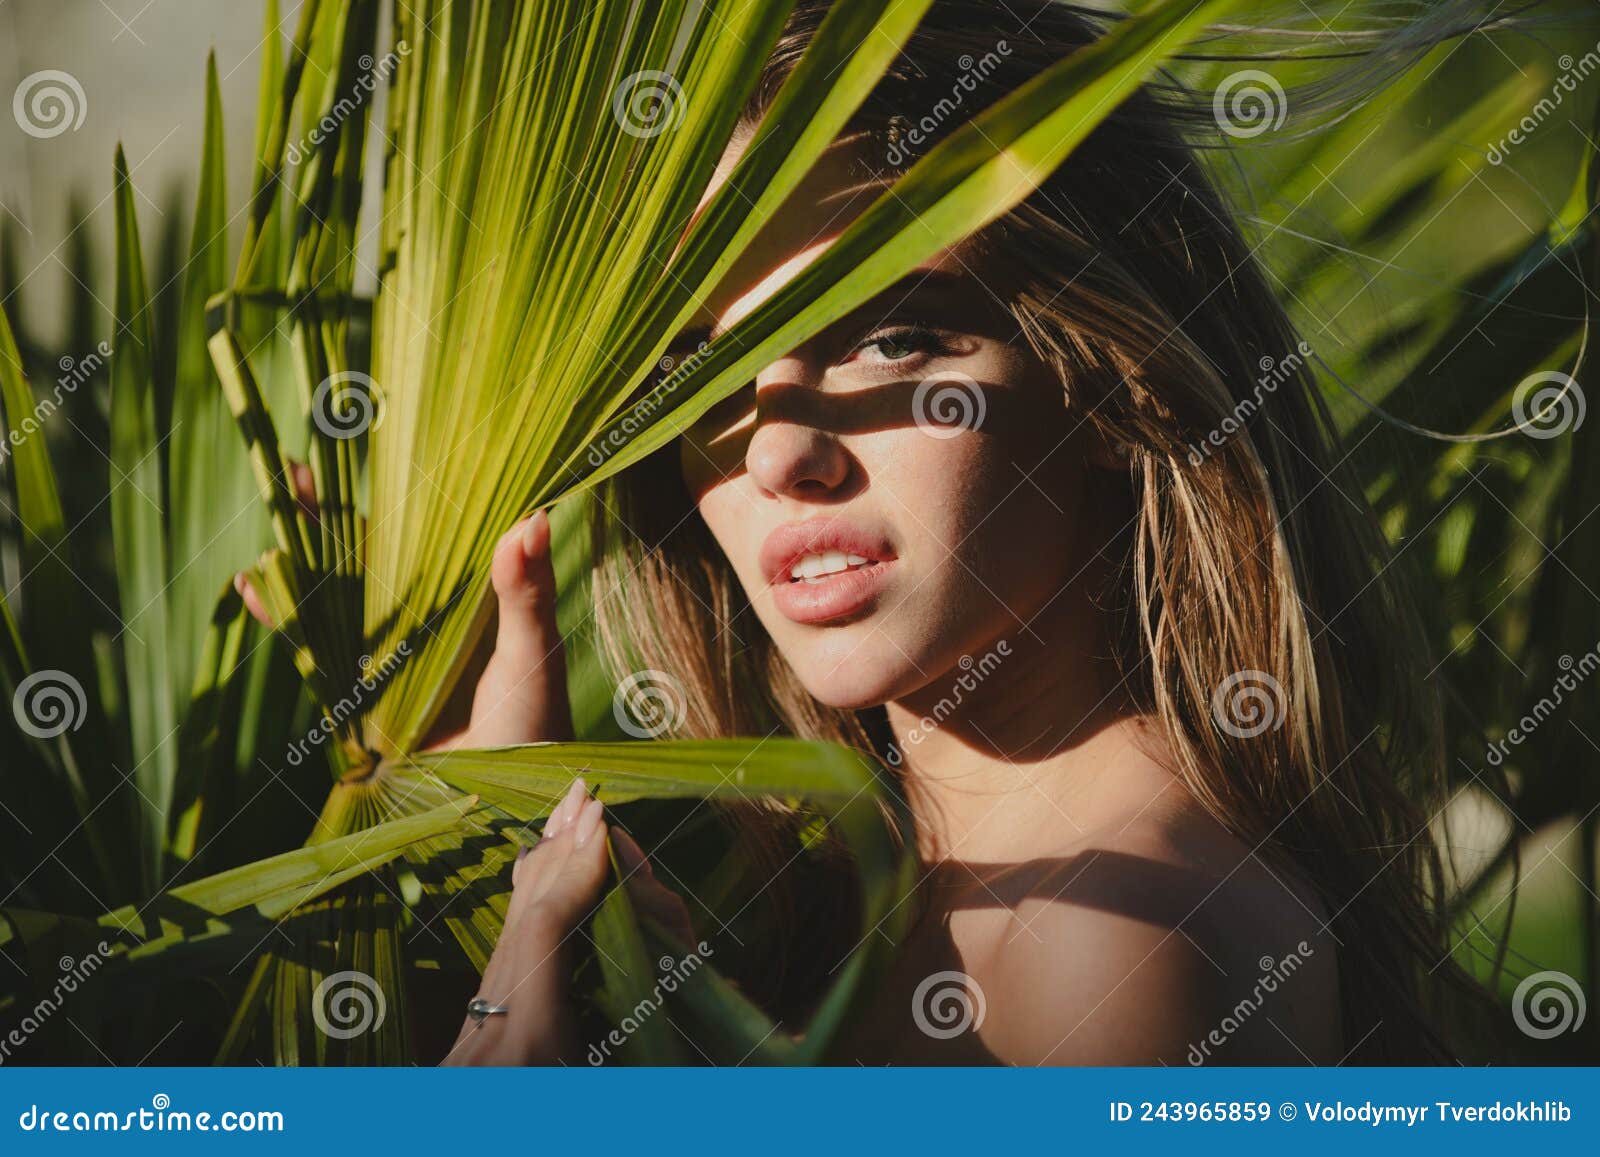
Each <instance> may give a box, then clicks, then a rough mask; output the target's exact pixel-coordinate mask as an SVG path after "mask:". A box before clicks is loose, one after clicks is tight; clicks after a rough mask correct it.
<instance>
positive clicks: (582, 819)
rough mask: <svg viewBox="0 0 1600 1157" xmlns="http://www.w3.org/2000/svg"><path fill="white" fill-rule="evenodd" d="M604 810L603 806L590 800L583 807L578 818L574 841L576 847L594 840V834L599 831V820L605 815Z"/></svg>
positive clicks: (597, 801) (594, 800) (595, 800)
mask: <svg viewBox="0 0 1600 1157" xmlns="http://www.w3.org/2000/svg"><path fill="white" fill-rule="evenodd" d="M605 810H606V808H605V805H604V804H603V803H601V802H600V801H599V800H597V799H592V800H590V801H589V802H588V803H586V804H584V805H583V813H582V814H581V815H580V816H579V817H578V826H577V829H576V838H575V840H574V842H575V843H576V845H577V846H578V847H580V848H581V847H583V846H584V845H585V844H587V843H588V842H589V841H590V840H592V839H593V838H594V834H595V832H597V831H599V830H600V818H601V816H603V815H604V814H605Z"/></svg>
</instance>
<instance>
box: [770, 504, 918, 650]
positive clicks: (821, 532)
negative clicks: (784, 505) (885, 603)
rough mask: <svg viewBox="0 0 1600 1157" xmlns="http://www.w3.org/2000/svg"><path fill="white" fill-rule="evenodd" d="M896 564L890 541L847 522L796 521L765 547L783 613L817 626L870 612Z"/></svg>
mask: <svg viewBox="0 0 1600 1157" xmlns="http://www.w3.org/2000/svg"><path fill="white" fill-rule="evenodd" d="M896 561H897V558H896V555H895V552H894V549H893V548H892V547H891V546H890V545H889V542H888V539H887V537H886V536H884V535H883V534H881V533H878V532H874V531H870V530H868V529H866V528H864V527H861V526H858V525H856V524H855V523H853V522H850V521H848V520H846V519H843V518H814V519H808V520H807V521H805V522H791V523H789V524H787V525H785V526H780V527H779V528H778V529H777V530H775V531H773V532H772V533H771V534H770V535H768V536H767V540H766V542H765V543H763V544H762V547H761V568H762V571H763V573H764V574H765V575H766V577H767V582H768V584H769V586H770V588H771V590H772V598H773V603H774V605H775V606H776V607H777V609H778V611H779V613H780V614H782V615H784V616H785V617H787V618H789V619H792V620H793V621H795V622H797V623H806V624H813V625H817V624H823V623H840V622H844V621H853V620H855V619H859V618H861V617H862V616H863V615H864V614H867V613H870V612H871V611H872V610H873V609H874V607H875V606H876V604H877V601H878V595H879V594H880V593H881V591H882V589H883V586H884V584H885V582H886V581H887V579H888V574H889V571H890V569H891V568H892V567H893V566H894V564H895V562H896Z"/></svg>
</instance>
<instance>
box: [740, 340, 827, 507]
mask: <svg viewBox="0 0 1600 1157" xmlns="http://www.w3.org/2000/svg"><path fill="white" fill-rule="evenodd" d="M807 360H808V359H805V358H800V357H788V358H783V359H781V360H779V361H776V362H774V363H773V364H772V365H770V366H768V367H767V368H766V369H765V370H763V371H762V372H761V373H760V374H759V375H758V376H757V378H756V428H755V431H754V432H753V433H752V434H751V435H750V443H749V445H748V446H747V447H746V449H745V469H746V470H748V471H749V473H750V477H751V479H752V480H754V482H755V483H756V485H758V486H760V487H761V489H762V490H763V491H765V492H766V493H768V494H771V495H778V496H782V497H791V498H809V499H811V500H813V501H814V500H817V499H820V498H826V497H828V496H829V495H831V494H832V493H834V492H835V491H837V490H838V489H839V488H841V487H842V486H843V485H844V484H845V482H846V480H848V478H849V477H850V455H849V452H848V451H847V450H846V449H845V448H844V446H843V445H842V444H841V443H840V441H839V439H838V438H837V437H836V436H835V435H834V434H833V433H831V432H830V431H828V430H827V429H825V428H823V427H822V426H820V425H819V424H818V421H819V415H818V413H817V409H818V407H817V405H816V403H817V402H818V401H819V400H820V393H819V389H818V387H819V386H820V384H821V383H820V381H813V380H810V379H811V378H812V377H813V376H816V375H815V372H814V371H813V370H811V369H809V368H808V366H807V364H806V363H807Z"/></svg>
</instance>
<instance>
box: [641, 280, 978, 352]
mask: <svg viewBox="0 0 1600 1157" xmlns="http://www.w3.org/2000/svg"><path fill="white" fill-rule="evenodd" d="M973 280H974V279H973V277H972V275H971V274H968V273H950V272H947V271H945V270H941V269H914V270H912V271H911V272H910V273H908V274H906V276H904V277H902V278H901V279H900V280H899V281H896V282H895V283H894V284H893V285H891V286H889V287H888V288H887V289H884V290H881V291H880V292H878V293H877V294H875V295H874V296H873V297H871V298H869V299H868V300H867V301H864V302H862V303H861V304H860V305H858V306H856V308H855V309H852V310H851V311H850V312H849V313H847V314H845V315H844V316H843V317H841V318H839V319H838V320H836V321H834V322H833V323H832V324H831V325H830V326H829V327H828V328H832V326H834V325H843V324H846V323H848V322H850V321H851V320H852V319H854V318H859V317H860V316H861V315H862V314H871V313H878V312H881V311H882V310H883V302H884V300H885V299H886V298H890V297H895V296H897V297H898V300H897V301H896V302H895V306H894V308H898V307H899V306H900V305H901V304H903V303H904V302H905V301H906V300H907V299H909V298H912V297H916V296H921V295H924V294H930V293H953V292H955V291H957V290H959V289H963V288H967V287H969V286H970V285H971V284H972V282H973ZM728 329H729V327H728V326H726V325H723V324H722V323H721V322H717V323H716V324H715V325H711V326H700V327H698V328H696V329H692V330H684V331H683V332H682V333H680V334H679V335H678V337H677V339H676V340H674V342H673V343H672V344H673V345H674V346H678V347H682V346H686V345H699V344H700V343H701V342H714V341H717V340H718V339H720V338H722V337H725V336H726V335H727V333H728Z"/></svg>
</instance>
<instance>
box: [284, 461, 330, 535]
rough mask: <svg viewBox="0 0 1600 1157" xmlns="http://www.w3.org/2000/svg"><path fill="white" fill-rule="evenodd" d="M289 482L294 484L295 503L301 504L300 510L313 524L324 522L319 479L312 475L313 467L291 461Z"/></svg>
mask: <svg viewBox="0 0 1600 1157" xmlns="http://www.w3.org/2000/svg"><path fill="white" fill-rule="evenodd" d="M289 480H290V481H291V482H292V483H294V497H295V501H297V502H298V503H299V504H300V510H301V512H302V513H304V514H305V516H306V517H307V518H308V519H310V520H311V522H312V523H313V524H315V523H318V522H321V521H322V508H321V506H320V505H318V503H317V479H316V476H315V475H314V474H312V473H311V467H309V466H307V465H306V464H305V463H304V462H296V461H295V460H294V459H292V458H291V459H289Z"/></svg>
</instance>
